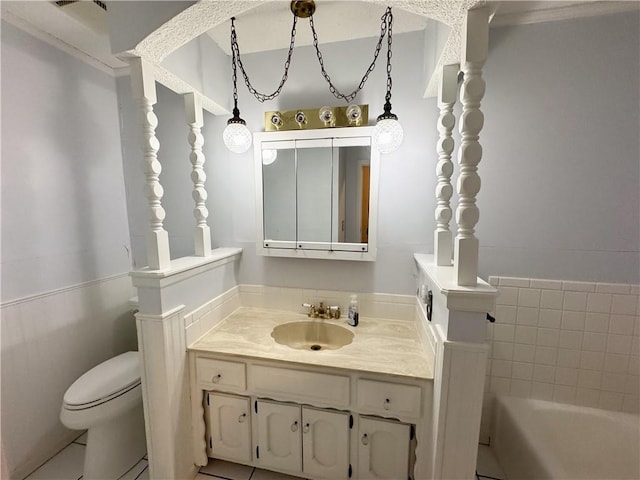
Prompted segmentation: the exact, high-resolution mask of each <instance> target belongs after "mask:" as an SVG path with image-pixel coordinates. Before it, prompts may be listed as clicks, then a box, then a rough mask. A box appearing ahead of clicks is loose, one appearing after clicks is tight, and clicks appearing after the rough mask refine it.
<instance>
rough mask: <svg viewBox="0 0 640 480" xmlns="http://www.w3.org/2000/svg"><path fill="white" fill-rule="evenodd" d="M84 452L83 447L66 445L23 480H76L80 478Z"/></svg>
mask: <svg viewBox="0 0 640 480" xmlns="http://www.w3.org/2000/svg"><path fill="white" fill-rule="evenodd" d="M84 451H85V447H84V445H79V444H77V443H72V444H70V445H67V446H66V447H65V448H64V450H62V451H61V452H60V453H58V454H57V455H56V456H55V457H53V458H52V459H50V460H49V461H48V462H47V463H45V464H44V465H42V466H41V467H40V468H39V469H38V470H36V471H35V472H33V473H32V474H31V475H29V476H28V477H27V478H26V479H25V480H77V479H78V478H80V477H81V476H82V468H83V467H84Z"/></svg>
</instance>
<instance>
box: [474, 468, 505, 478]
mask: <svg viewBox="0 0 640 480" xmlns="http://www.w3.org/2000/svg"><path fill="white" fill-rule="evenodd" d="M476 477H477V478H488V479H489V480H504V479H502V478H498V477H490V476H488V475H480V474H479V473H478V471H477V470H476Z"/></svg>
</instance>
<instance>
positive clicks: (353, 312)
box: [347, 295, 359, 327]
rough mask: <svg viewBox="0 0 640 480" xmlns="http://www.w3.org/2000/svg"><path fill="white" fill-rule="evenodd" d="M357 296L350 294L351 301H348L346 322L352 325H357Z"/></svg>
mask: <svg viewBox="0 0 640 480" xmlns="http://www.w3.org/2000/svg"><path fill="white" fill-rule="evenodd" d="M358 317H359V315H358V297H357V295H351V301H350V302H349V316H348V318H347V323H348V324H349V325H351V326H352V327H357V326H358Z"/></svg>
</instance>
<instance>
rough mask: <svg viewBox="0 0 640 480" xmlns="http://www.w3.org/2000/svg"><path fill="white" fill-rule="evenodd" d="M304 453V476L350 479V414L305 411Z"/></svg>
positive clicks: (308, 408)
mask: <svg viewBox="0 0 640 480" xmlns="http://www.w3.org/2000/svg"><path fill="white" fill-rule="evenodd" d="M302 451H303V457H302V465H303V471H304V473H305V474H307V475H311V476H313V477H321V478H330V479H334V480H337V479H342V478H349V414H348V413H344V412H331V411H327V410H319V409H316V408H310V407H303V408H302Z"/></svg>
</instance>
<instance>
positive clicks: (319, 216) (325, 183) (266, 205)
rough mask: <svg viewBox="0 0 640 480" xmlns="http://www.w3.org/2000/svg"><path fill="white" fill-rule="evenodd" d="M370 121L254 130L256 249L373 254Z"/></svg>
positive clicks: (346, 256)
mask: <svg viewBox="0 0 640 480" xmlns="http://www.w3.org/2000/svg"><path fill="white" fill-rule="evenodd" d="M371 133H372V127H349V128H332V129H320V130H300V131H282V132H261V133H256V134H254V154H255V166H256V203H257V215H256V217H257V231H258V245H257V247H258V254H260V255H266V256H276V257H297V258H326V259H334V260H365V261H373V260H375V257H376V231H377V218H378V177H379V159H380V157H379V153H378V152H377V151H376V150H375V149H372V148H371Z"/></svg>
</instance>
